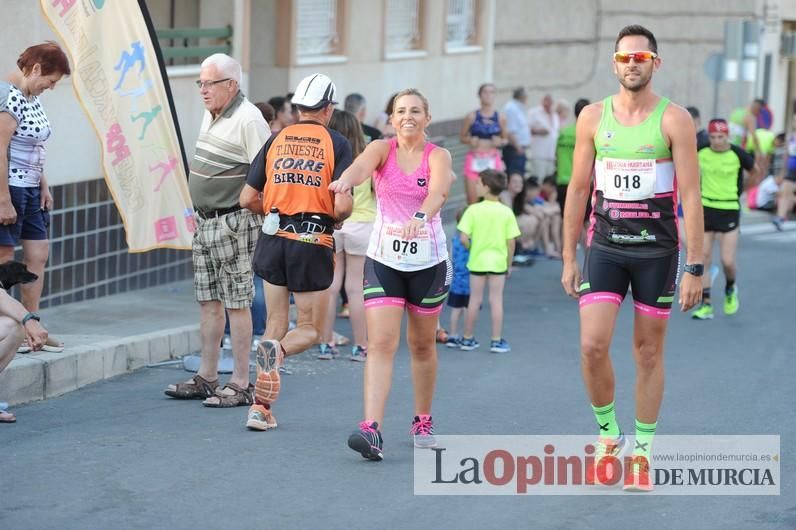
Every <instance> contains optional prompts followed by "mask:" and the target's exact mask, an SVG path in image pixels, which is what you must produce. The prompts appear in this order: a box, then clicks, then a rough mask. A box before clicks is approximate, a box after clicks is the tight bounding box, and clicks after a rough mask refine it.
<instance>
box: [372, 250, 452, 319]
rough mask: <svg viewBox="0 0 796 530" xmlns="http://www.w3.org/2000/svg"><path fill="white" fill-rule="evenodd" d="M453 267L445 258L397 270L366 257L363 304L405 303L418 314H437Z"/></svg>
mask: <svg viewBox="0 0 796 530" xmlns="http://www.w3.org/2000/svg"><path fill="white" fill-rule="evenodd" d="M452 271H453V267H451V264H450V262H449V261H448V260H445V261H442V262H440V263H437V264H436V265H433V266H431V267H429V268H427V269H421V270H419V271H412V272H406V271H399V270H396V269H393V268H392V267H389V266H387V265H385V264H383V263H380V262H378V261H376V260H374V259H371V258H370V257H367V258H365V283H364V294H365V308H366V309H369V308H373V307H384V306H394V307H402V308H403V307H405V308H406V309H407V310H408V311H411V312H413V313H418V314H421V315H436V314H438V313H439V312H440V311H442V305H443V304H444V302H445V298H446V297H447V296H448V290H450V286H451V279H452V274H453V272H452Z"/></svg>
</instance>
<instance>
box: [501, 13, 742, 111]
mask: <svg viewBox="0 0 796 530" xmlns="http://www.w3.org/2000/svg"><path fill="white" fill-rule="evenodd" d="M756 4H757V0H700V1H698V2H694V1H693V0H667V1H666V2H651V1H646V0H645V1H639V2H635V3H629V2H627V1H626V0H601V1H600V2H596V1H594V0H567V1H566V2H558V3H552V4H551V3H550V2H548V1H546V0H531V1H527V2H521V1H518V0H497V9H496V22H495V28H496V30H495V52H494V53H495V79H496V81H497V85H498V91H499V94H500V96H501V99H502V100H503V101H505V100H508V99H509V98H510V97H511V91H512V89H513V88H515V87H516V86H520V85H523V86H526V87H528V88H529V103H530V104H532V105H535V104H537V103H538V101H539V100H540V99H541V96H542V95H543V94H545V93H547V92H549V93H551V94H552V95H553V96H554V97H555V98H563V99H566V100H567V101H569V102H570V103H574V101H575V100H577V99H578V98H580V97H586V98H589V99H591V100H592V101H595V100H597V99H600V98H603V97H605V96H607V95H609V94H612V93H614V92H616V90H617V86H618V83H617V80H616V77H615V76H614V74H613V72H612V69H611V55H612V54H613V51H614V42H615V39H616V35H617V33H618V32H619V30H620V29H621V28H622V27H624V26H626V25H628V24H641V25H643V26H646V27H647V28H649V29H650V30H651V31H652V32H653V33H654V34H655V37H656V38H657V40H658V49H659V52H660V55H661V57H662V60H663V63H662V67H661V69H660V71H659V72H658V73H656V74H655V77H654V79H653V85H654V87H655V90H656V92H658V93H660V94H662V95H665V96H666V97H668V98H670V99H672V100H673V101H674V102H676V103H678V104H681V105H684V106H685V105H695V106H697V107H698V108H700V110H701V113H702V115H703V117H709V116H710V114H711V113H712V108H713V83H712V81H710V80H709V79H708V78H707V76H706V74H705V71H704V65H705V61H706V60H707V58H708V57H709V56H710V55H711V54H712V53H714V52H719V51H721V50H722V49H723V43H724V22H725V20H742V19H748V18H754V17H755V14H756V8H757V6H756ZM753 92H754V86H753V83H745V84H744V86H743V87H742V100H743V101H745V102H748V101H749V100H750V99H751V98H752V97H753V96H754V93H753ZM734 106H735V90H734V85H730V84H727V83H724V84H722V86H721V87H720V91H719V98H718V111H719V114H720V115H722V114H723V115H725V116H726V115H728V114H729V112H730V111H731V110H732V108H733V107H734Z"/></svg>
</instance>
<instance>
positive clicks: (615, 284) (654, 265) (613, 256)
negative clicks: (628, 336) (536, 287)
mask: <svg viewBox="0 0 796 530" xmlns="http://www.w3.org/2000/svg"><path fill="white" fill-rule="evenodd" d="M679 256H680V254H679V252H677V251H675V252H672V253H671V254H668V255H665V256H657V257H650V258H648V257H639V256H630V255H626V254H620V253H618V252H612V251H610V250H606V249H603V248H600V247H595V246H591V247H589V248H588V249H587V250H586V259H585V260H584V263H583V283H582V284H581V286H580V289H579V294H580V307H581V308H582V307H585V306H587V305H590V304H595V303H601V302H602V303H605V302H607V303H612V304H616V305H621V304H622V300H624V298H625V295H626V294H627V288H628V286H630V287H632V289H633V301H634V304H633V306H634V307H635V309H636V312H637V313H640V314H642V315H646V316H651V317H655V318H668V317H669V313H670V312H671V307H672V302H673V301H674V294H675V290H676V288H677V271H678V264H679Z"/></svg>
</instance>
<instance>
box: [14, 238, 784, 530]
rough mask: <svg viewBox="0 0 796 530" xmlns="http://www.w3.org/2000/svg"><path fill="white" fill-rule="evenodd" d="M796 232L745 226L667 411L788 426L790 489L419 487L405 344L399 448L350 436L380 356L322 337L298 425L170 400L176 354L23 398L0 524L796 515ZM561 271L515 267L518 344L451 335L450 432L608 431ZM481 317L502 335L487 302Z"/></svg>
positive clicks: (619, 341) (446, 379)
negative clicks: (492, 346)
mask: <svg viewBox="0 0 796 530" xmlns="http://www.w3.org/2000/svg"><path fill="white" fill-rule="evenodd" d="M758 232H760V231H758ZM792 235H796V232H793V234H792ZM794 249H796V247H795V246H794V241H793V240H791V241H783V240H782V238H781V237H779V239H777V238H771V237H770V236H769V235H768V234H767V233H766V230H763V232H762V233H756V234H750V235H746V236H744V237H743V238H742V243H741V249H740V256H739V264H740V265H739V270H740V272H739V280H738V284H739V287H740V299H741V309H740V312H739V313H738V314H737V315H735V316H734V317H725V316H724V315H722V314H721V310H719V311H717V317H716V319H715V320H713V321H709V322H697V321H692V320H690V319H689V318H688V317H687V315H682V314H679V313H678V314H676V315H674V316H673V317H672V319H671V325H670V332H669V335H668V339H667V349H666V370H667V380H666V384H667V386H666V394H665V397H664V403H663V409H662V411H661V416H660V418H659V422H658V432H659V433H660V434H664V433H665V434H742V435H743V434H778V435H780V436H781V437H782V439H781V440H782V455H781V456H782V460H781V464H782V476H783V483H782V485H781V495H780V496H768V497H752V496H733V497H727V496H700V497H679V496H678V497H666V496H655V497H648V498H641V497H642V496H640V495H628V496H612V497H604V496H600V497H591V496H589V497H586V496H564V497H553V496H510V497H494V496H485V497H470V496H443V497H436V496H435V497H427V496H415V495H413V489H412V476H413V475H412V447H411V444H410V438H409V433H408V431H409V423H410V420H411V416H412V401H411V395H412V394H411V380H410V374H409V370H408V359H407V353H406V349H405V345H404V344H402V346H401V352H400V354H399V355H398V357H397V360H396V370H395V374H394V380H393V387H392V394H391V396H390V402H389V405H388V410H387V416H386V420H385V425H384V436H385V453H386V458H385V460H384V461H383V462H381V463H372V462H366V461H363V460H362V458H361V457H360V456H359V455H358V454H355V453H353V452H352V451H350V450H349V449H348V448H347V447H346V439H347V436H348V434H349V432H350V431H351V430H352V429H354V428H355V427H356V424H357V422H358V421H359V420H360V417H361V414H362V405H361V394H362V374H361V373H362V366H361V365H359V364H357V363H352V362H349V361H347V360H336V361H333V362H322V361H316V360H315V359H314V358H313V356H312V355H311V353H310V352H307V353H305V354H302V355H301V356H298V357H296V358H294V359H292V360H291V361H289V363H290V367H291V368H292V369H293V371H294V373H293V375H290V376H285V377H284V379H283V381H284V383H283V393H282V395H281V397H280V400H279V402H278V404H277V407H276V408H275V411H276V414H277V417H278V419H279V423H280V426H279V428H278V429H276V430H274V431H270V432H266V433H254V432H249V431H246V429H245V428H244V419H245V409H242V408H241V409H227V410H214V409H206V408H204V407H202V406H201V404H200V403H199V402H179V401H174V400H170V399H168V398H166V397H165V396H164V395H163V393H162V389H163V388H164V387H165V386H166V385H167V384H168V383H171V382H175V381H180V380H183V379H184V378H186V373H185V372H183V371H182V370H181V369H177V368H174V367H170V368H154V369H144V370H140V371H138V372H136V373H134V374H130V375H126V376H122V377H119V378H116V379H112V380H109V381H105V382H102V383H98V384H96V385H92V386H89V387H86V388H83V389H81V390H78V391H76V392H73V393H71V394H68V395H65V396H63V397H60V398H56V399H51V400H48V401H45V402H40V403H35V404H31V405H28V406H22V407H17V408H15V412H16V413H17V416H18V418H19V421H18V423H17V424H15V425H0V447H1V448H2V457H1V458H0V528H2V529H4V530H15V529H46V528H58V529H65V528H70V529H71V528H80V529H86V528H92V529H93V528H120V529H121V528H125V529H126V528H146V529H152V528H174V529H181V528H186V529H187V528H199V527H205V528H206V527H213V528H258V529H261V528H269V529H270V528H346V529H351V528H409V527H413V528H418V527H420V528H423V527H437V528H479V529H481V528H567V529H570V528H587V527H588V528H689V529H690V528H756V529H757V528H794V527H796V495H794V490H793V487H792V483H793V479H792V477H793V476H794V471H795V470H796V465H794V451H793V445H792V441H793V439H794V436H796V419H795V418H796V415H794V412H793V411H794V409H796V392H794V390H793V388H794V380H795V379H794V375H796V370H795V369H794V362H793V356H794V353H795V352H796V348H794V341H795V340H796V331H795V330H794V327H793V326H794V325H793V322H794V321H793V295H794V292H796V291H794V290H793V287H792V285H793V271H794V270H796V252H794ZM559 274H560V263H559V262H553V261H544V262H539V263H537V264H536V265H535V266H533V267H530V268H527V269H520V270H517V271H516V273H515V275H514V276H513V277H512V278H511V280H510V282H509V288H508V289H507V302H506V332H505V335H506V337H507V338H508V340H509V342H510V343H511V345H512V346H513V351H512V352H511V353H510V354H506V355H493V354H489V353H488V352H487V351H486V349H485V348H484V349H482V350H481V351H472V352H459V351H453V350H448V349H446V348H444V347H443V348H440V350H439V353H440V369H439V382H438V389H437V394H436V401H435V406H434V416H435V422H436V426H437V432H438V433H440V434H592V433H593V432H595V429H594V419H593V416H592V414H591V410H590V408H589V405H588V400H587V398H586V395H585V392H584V389H583V384H582V381H581V377H580V371H579V359H578V355H579V354H578V339H577V336H578V320H577V305H576V303H575V302H574V301H572V300H569V299H567V298H566V297H565V296H564V295H563V293H562V291H561V288H560V285H559V281H558V279H559V278H558V277H559ZM718 285H719V286H721V285H723V279H722V278H721V277H720V278H719V280H718ZM717 290H718V291H720V289H717ZM485 309H486V307H485ZM631 319H632V306H631V304H630V303H628V302H626V303H625V304H624V306H623V308H622V311H621V314H620V321H619V325H618V326H617V332H616V336H615V340H614V347H613V352H612V354H613V360H614V366H615V370H616V374H617V394H616V401H617V410H618V417H619V421H620V423H621V424H622V425H623V426H625V429H626V430H632V425H633V423H632V422H633V377H634V368H633V365H632V360H631V357H630V350H629V348H630V331H631ZM445 322H447V320H445ZM338 324H339V326H338V328H339V329H340V330H346V327H347V322H345V321H338ZM478 331H479V333H478V334H477V336H480V337H481V338H482V339H487V338H488V319H487V317H486V315H484V317H483V318H482V319H481V322H480V324H479V328H478ZM482 342H484V341H483V340H482Z"/></svg>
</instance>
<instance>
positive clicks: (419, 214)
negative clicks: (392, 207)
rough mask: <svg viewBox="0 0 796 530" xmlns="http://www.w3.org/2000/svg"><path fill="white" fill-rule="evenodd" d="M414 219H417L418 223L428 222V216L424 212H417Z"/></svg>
mask: <svg viewBox="0 0 796 530" xmlns="http://www.w3.org/2000/svg"><path fill="white" fill-rule="evenodd" d="M412 219H417V220H418V221H423V222H424V223H425V222H426V221H427V220H428V215H427V214H425V213H424V212H415V214H414V215H413V216H412Z"/></svg>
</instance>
